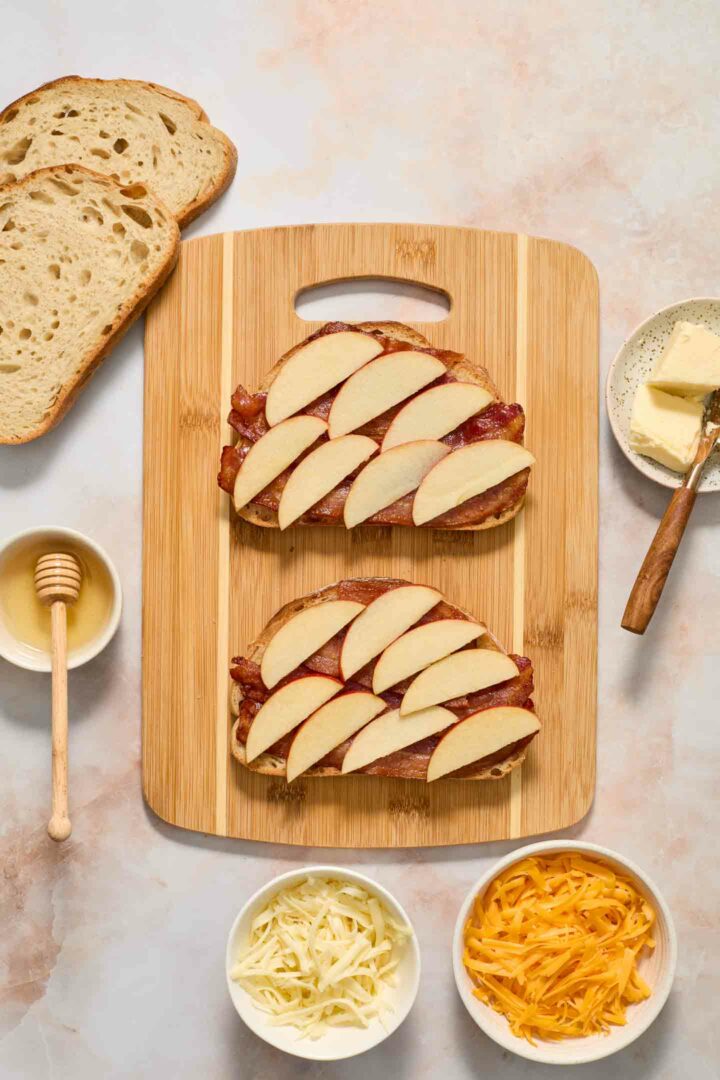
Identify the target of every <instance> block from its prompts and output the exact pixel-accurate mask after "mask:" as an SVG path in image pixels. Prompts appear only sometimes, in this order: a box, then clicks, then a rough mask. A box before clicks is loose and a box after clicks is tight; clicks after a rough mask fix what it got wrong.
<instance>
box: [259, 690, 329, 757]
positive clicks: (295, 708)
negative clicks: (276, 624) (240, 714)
mask: <svg viewBox="0 0 720 1080" xmlns="http://www.w3.org/2000/svg"><path fill="white" fill-rule="evenodd" d="M342 688H343V684H342V683H341V682H340V680H339V679H333V678H331V677H330V676H329V675H303V676H302V678H300V679H293V681H292V682H289V683H287V684H286V685H285V686H281V687H280V689H279V690H276V691H275V693H274V694H271V695H270V697H269V698H268V699H267V701H266V702H265V704H264V705H263V706H262V708H261V709H259V711H258V712H257V713H256V714H255V717H254V719H253V720H252V723H251V724H250V728H249V730H248V737H247V743H246V744H245V755H246V760H247V761H248V762H250V761H253V760H254V759H255V758H256V757H257V756H258V754H262V753H263V752H264V751H265V750H267V749H268V747H270V746H273V745H274V743H276V742H277V741H278V739H282V738H283V737H284V736H285V735H287V734H288V732H290V731H292V729H293V728H295V727H297V726H298V724H301V723H302V722H303V720H305V719H306V718H307V717H308V716H310V714H311V713H314V712H315V710H316V709H319V708H320V706H321V705H324V704H325V702H326V701H329V700H330V698H331V697H333V696H334V695H335V694H337V692H338V691H339V690H342Z"/></svg>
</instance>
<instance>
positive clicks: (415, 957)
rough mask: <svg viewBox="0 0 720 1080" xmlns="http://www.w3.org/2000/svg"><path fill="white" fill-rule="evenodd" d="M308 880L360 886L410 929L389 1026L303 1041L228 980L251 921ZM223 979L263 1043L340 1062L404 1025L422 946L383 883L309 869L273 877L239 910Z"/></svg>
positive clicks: (338, 869)
mask: <svg viewBox="0 0 720 1080" xmlns="http://www.w3.org/2000/svg"><path fill="white" fill-rule="evenodd" d="M307 877H324V878H335V879H339V880H342V881H350V882H353V883H354V884H356V885H361V886H363V887H364V888H366V889H367V890H368V891H369V892H372V893H374V894H375V895H376V896H377V897H378V898H379V899H380V900H382V901H383V903H384V904H385V907H386V908H387V910H388V911H389V912H390V914H391V915H392V916H393V918H395V919H397V920H398V921H399V922H403V923H406V924H407V925H408V926H409V927H410V938H409V939H408V941H407V943H406V945H405V947H404V950H403V954H402V957H401V959H400V963H399V965H398V967H397V979H398V984H397V986H396V987H395V988H394V990H393V999H392V1005H393V1009H394V1011H393V1012H391V1013H389V1014H388V1015H387V1016H386V1017H385V1023H386V1025H387V1026H386V1027H383V1025H382V1024H381V1023H380V1021H379V1020H373V1021H372V1023H371V1024H370V1025H369V1026H368V1027H367V1028H360V1027H357V1028H355V1027H345V1028H337V1029H336V1030H334V1031H329V1032H327V1033H326V1034H325V1035H321V1036H320V1038H319V1039H314V1040H313V1039H307V1038H306V1039H301V1038H299V1033H298V1030H297V1028H294V1027H291V1026H289V1025H287V1026H283V1027H276V1026H273V1025H272V1024H270V1023H269V1021H268V1019H267V1017H266V1015H265V1013H263V1012H262V1011H261V1010H260V1009H258V1007H257V1006H256V1005H255V1003H254V1002H253V1000H252V998H251V997H250V995H249V994H248V993H246V991H245V990H243V989H242V987H240V986H239V985H238V984H237V983H236V982H234V981H233V980H232V979H231V978H230V971H231V969H232V967H233V966H234V964H235V961H236V959H237V956H238V953H239V952H240V951H241V949H242V948H243V947H244V946H245V945H246V943H247V940H248V936H249V933H250V924H251V923H252V920H253V918H254V917H255V916H256V915H257V914H258V912H259V911H261V910H262V909H263V908H264V907H265V905H266V904H267V902H268V900H269V899H270V897H271V896H273V895H274V894H275V893H276V892H278V891H279V890H280V889H282V888H286V887H287V886H289V885H295V884H297V883H298V882H300V881H303V880H304V879H305V878H307ZM225 977H226V980H227V987H228V991H229V993H230V997H231V998H232V1003H233V1005H234V1006H235V1008H236V1009H237V1012H238V1014H239V1015H240V1017H241V1018H242V1019H243V1020H244V1021H245V1023H246V1024H247V1026H248V1027H249V1028H250V1030H251V1031H254V1032H255V1034H256V1035H259V1036H260V1038H261V1039H264V1040H265V1042H267V1043H270V1045H271V1046H275V1047H277V1048H278V1050H284V1051H285V1053H287V1054H294V1055H295V1057H301V1058H308V1059H309V1060H311V1061H340V1060H341V1059H342V1058H348V1057H354V1056H355V1055H356V1054H362V1053H364V1052H365V1050H371V1049H372V1047H373V1046H377V1045H378V1043H381V1042H383V1040H384V1039H387V1037H388V1036H389V1035H391V1034H392V1033H393V1031H395V1030H396V1029H397V1028H398V1027H400V1024H401V1023H402V1022H403V1020H404V1019H405V1017H406V1016H407V1015H408V1013H409V1012H410V1009H411V1008H412V1006H413V1003H414V1001H415V998H416V996H417V992H418V986H419V985H420V947H419V945H418V941H417V937H416V936H415V930H414V929H413V926H412V923H411V922H410V919H409V918H408V916H407V913H406V912H405V910H404V909H403V908H402V907H401V906H400V904H399V903H398V902H397V900H396V899H395V897H394V896H392V895H391V894H390V893H389V892H388V891H387V889H383V887H382V885H378V883H377V882H376V881H373V880H372V879H371V878H368V877H365V875H364V874H358V873H357V871H355V870H348V869H346V868H345V867H344V866H306V867H302V868H301V869H299V870H291V871H290V872H289V873H287V874H281V875H280V877H276V878H273V880H272V881H269V882H268V883H267V885H263V887H262V888H261V889H258V891H257V892H256V893H255V894H254V895H253V896H251V897H250V899H249V900H248V902H247V903H246V904H245V906H244V907H243V908H242V909H241V911H240V913H239V915H238V916H237V918H236V919H235V922H234V923H233V924H232V929H231V930H230V934H229V936H228V941H227V948H226V950H225Z"/></svg>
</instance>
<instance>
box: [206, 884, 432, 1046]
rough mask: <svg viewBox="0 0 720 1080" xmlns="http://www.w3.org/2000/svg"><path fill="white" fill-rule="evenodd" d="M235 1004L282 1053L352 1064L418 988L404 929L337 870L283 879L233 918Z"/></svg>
mask: <svg viewBox="0 0 720 1080" xmlns="http://www.w3.org/2000/svg"><path fill="white" fill-rule="evenodd" d="M225 967H226V973H227V985H228V990H229V992H230V997H231V998H232V1002H233V1005H234V1006H235V1008H236V1010H237V1012H238V1013H239V1015H240V1016H241V1018H242V1019H243V1020H244V1021H245V1023H246V1024H247V1026H248V1027H249V1028H250V1029H251V1030H252V1031H254V1032H255V1034H256V1035H259V1036H260V1037H261V1038H262V1039H264V1040H265V1041H266V1042H268V1043H270V1044H271V1045H272V1046H275V1047H277V1048H278V1049H280V1050H284V1051H285V1052H286V1053H289V1054H294V1055H296V1056H297V1057H302V1058H309V1059H311V1060H314V1061H337V1060H339V1059H341V1058H347V1057H353V1056H354V1055H355V1054H361V1053H363V1052H364V1051H365V1050H370V1049H371V1048H372V1047H373V1046H377V1044H378V1043H380V1042H382V1041H383V1040H384V1039H386V1038H387V1037H388V1035H391V1034H392V1032H393V1031H395V1030H396V1028H398V1027H399V1026H400V1024H401V1023H402V1021H403V1020H404V1019H405V1017H406V1016H407V1015H408V1013H409V1012H410V1009H411V1008H412V1005H413V1002H414V1001H415V997H416V995H417V991H418V985H419V982H420V949H419V946H418V942H417V937H416V936H415V931H414V930H413V927H412V924H411V923H410V920H409V918H408V916H407V914H406V912H405V911H404V910H403V908H402V907H401V906H400V904H399V903H398V902H397V900H395V898H394V897H393V896H391V894H390V893H389V892H388V891H387V890H386V889H383V888H382V886H381V885H378V884H377V882H375V881H372V880H370V878H367V877H365V876H364V875H363V874H358V873H357V872H356V871H354V870H346V869H345V868H344V867H339V866H312V867H309V868H306V869H302V870H293V871H291V872H290V873H288V874H282V875H281V876H280V877H277V878H275V879H274V880H273V881H271V882H269V883H268V884H267V885H265V886H263V888H261V889H259V890H258V891H257V892H256V893H255V894H254V896H251V897H250V899H249V900H248V902H247V903H246V904H245V906H244V907H243V909H242V910H241V911H240V913H239V915H238V916H237V918H236V919H235V922H234V923H233V925H232V929H231V930H230V935H229V937H228V943H227V950H226V956H225Z"/></svg>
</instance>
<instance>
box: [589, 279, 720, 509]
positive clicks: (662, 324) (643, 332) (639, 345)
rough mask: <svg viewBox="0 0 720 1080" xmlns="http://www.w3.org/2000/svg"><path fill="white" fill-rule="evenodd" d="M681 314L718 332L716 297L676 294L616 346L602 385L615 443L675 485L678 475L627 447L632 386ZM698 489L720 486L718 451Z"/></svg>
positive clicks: (639, 466)
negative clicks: (675, 299) (687, 297)
mask: <svg viewBox="0 0 720 1080" xmlns="http://www.w3.org/2000/svg"><path fill="white" fill-rule="evenodd" d="M679 320H682V321H685V322H694V323H704V324H705V325H706V326H707V327H708V329H710V330H712V332H713V333H714V334H718V335H720V299H716V298H713V297H698V298H696V299H691V300H680V301H679V302H678V303H677V304H671V305H670V307H666V308H662V309H661V310H660V311H658V312H656V313H655V314H654V315H651V316H650V318H649V319H645V321H644V322H642V323H640V325H639V326H638V327H636V328H635V329H634V330H633V332H632V334H631V335H630V337H629V338H628V339H627V341H626V342H625V343H624V344H623V345H622V347H621V348H620V350H619V352H618V354H617V356H616V357H615V359H614V360H613V362H612V364H611V365H610V371H609V372H608V378H607V384H606V386H605V400H606V403H607V411H608V417H609V419H610V426H611V427H612V430H613V434H614V435H615V438H616V439H617V443H618V446H619V447H620V449H621V450H622V452H623V454H624V455H625V457H626V458H627V459H628V461H629V462H630V463H631V464H632V465H634V466H635V468H636V469H639V471H640V472H641V473H643V474H644V475H645V476H648V477H649V478H650V479H651V480H655V481H656V482H657V483H658V484H662V485H663V486H664V487H667V488H676V487H679V486H680V482H681V480H682V477H681V476H680V474H679V473H676V472H673V471H672V470H671V469H666V468H665V466H664V465H660V464H659V463H658V462H657V461H653V460H652V459H651V458H647V457H643V455H642V454H636V453H635V451H634V450H631V449H630V419H631V416H632V407H633V401H634V400H635V391H636V390H637V388H638V386H639V385H640V383H642V382H645V380H646V379H647V378H648V377H649V376H650V373H651V371H652V369H653V367H654V365H655V361H656V360H657V358H658V357H659V356H660V354H661V352H662V351H663V349H664V348H665V345H666V344H667V341H668V338H669V337H670V335H671V333H672V331H673V327H674V326H675V323H676V322H678V321H679ZM698 490H699V491H720V454H717V453H716V454H714V455H713V456H712V458H711V459H710V461H709V462H708V464H707V465H706V466H705V471H704V472H703V477H702V480H701V481H700V487H699V489H698Z"/></svg>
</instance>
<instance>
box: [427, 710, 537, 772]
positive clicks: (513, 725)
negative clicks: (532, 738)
mask: <svg viewBox="0 0 720 1080" xmlns="http://www.w3.org/2000/svg"><path fill="white" fill-rule="evenodd" d="M539 730H540V722H539V720H538V718H537V716H535V713H532V712H530V710H529V709H519V708H517V707H516V706H514V705H498V706H497V707H496V708H494V709H482V710H481V711H480V712H476V713H471V715H470V716H466V717H465V719H464V720H461V721H460V722H459V723H458V724H455V726H454V727H452V728H450V730H449V731H448V732H447V733H446V734H445V735H443V737H442V739H441V740H440V742H439V743H438V744H437V746H436V747H435V750H434V751H433V753H432V755H431V757H430V761H429V762H428V771H427V780H428V783H430V781H431V780H437V779H438V778H439V777H441V776H447V775H448V773H453V772H455V770H456V769H462V768H463V767H464V766H465V765H472V763H473V762H474V761H480V760H481V759H482V758H484V757H488V755H489V754H496V753H497V752H498V750H502V748H503V747H504V746H510V745H512V743H515V742H518V741H519V740H520V739H524V738H526V737H527V736H528V735H534V734H535V732H536V731H539Z"/></svg>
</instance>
